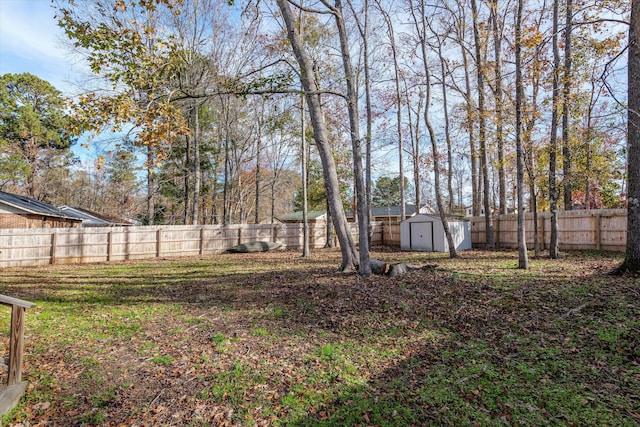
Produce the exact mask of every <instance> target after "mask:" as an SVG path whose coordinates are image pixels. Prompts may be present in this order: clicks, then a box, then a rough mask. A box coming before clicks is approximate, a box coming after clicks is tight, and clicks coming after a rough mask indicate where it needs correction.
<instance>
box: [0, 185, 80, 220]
mask: <svg viewBox="0 0 640 427" xmlns="http://www.w3.org/2000/svg"><path fill="white" fill-rule="evenodd" d="M0 203H3V204H5V205H7V206H11V207H13V208H15V209H18V210H21V211H24V212H27V213H30V214H34V215H44V216H49V217H55V218H64V219H72V220H79V218H77V217H75V216H72V215H69V214H66V213H65V212H63V211H62V210H60V209H58V208H56V207H55V206H52V205H50V204H48V203H44V202H40V201H38V200H35V199H31V198H29V197H26V196H20V195H18V194H13V193H6V192H4V191H0Z"/></svg>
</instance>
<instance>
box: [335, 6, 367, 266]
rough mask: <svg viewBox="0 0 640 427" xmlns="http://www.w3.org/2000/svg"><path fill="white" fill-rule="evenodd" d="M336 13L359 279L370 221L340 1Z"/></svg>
mask: <svg viewBox="0 0 640 427" xmlns="http://www.w3.org/2000/svg"><path fill="white" fill-rule="evenodd" d="M335 5H336V10H335V13H334V17H335V20H336V25H337V27H338V36H339V38H340V51H341V54H342V64H343V67H344V74H345V79H346V84H347V109H348V111H349V128H350V134H351V149H352V151H353V152H352V153H351V154H352V156H353V173H354V175H355V181H356V201H357V207H358V229H359V232H358V242H359V244H360V257H359V258H360V265H359V268H358V273H359V274H360V275H361V276H370V275H371V264H370V263H369V232H368V230H369V224H368V221H369V218H368V215H367V213H368V212H369V208H368V207H367V198H366V194H365V186H364V174H363V170H362V141H361V140H360V125H359V123H358V121H359V113H358V91H357V90H356V77H355V73H354V72H353V66H352V64H351V54H350V51H349V39H348V37H347V28H346V24H345V21H344V14H343V9H342V1H341V0H335Z"/></svg>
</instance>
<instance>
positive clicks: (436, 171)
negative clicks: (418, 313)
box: [411, 0, 458, 258]
mask: <svg viewBox="0 0 640 427" xmlns="http://www.w3.org/2000/svg"><path fill="white" fill-rule="evenodd" d="M419 5H420V8H419V12H420V18H419V20H418V17H417V16H416V14H415V9H414V8H413V7H412V8H411V14H412V15H413V21H414V23H415V25H416V30H417V31H416V32H417V34H418V37H420V49H421V51H422V66H423V69H424V74H425V84H424V87H425V102H424V123H425V125H426V127H427V130H428V131H429V140H430V142H431V150H432V153H433V178H434V179H433V180H434V187H435V196H436V204H437V205H438V212H439V213H440V220H441V221H442V227H443V228H444V234H445V237H446V239H447V244H448V245H449V256H450V257H451V258H456V257H457V256H458V254H457V252H456V245H455V243H454V241H453V236H451V230H450V229H449V222H448V221H447V215H446V213H445V211H444V204H443V203H442V193H441V189H440V154H439V152H438V144H437V142H436V135H435V131H434V130H433V126H432V125H431V119H430V116H429V113H430V104H431V70H430V69H429V61H428V55H427V40H426V37H427V24H426V20H427V17H426V14H425V13H426V10H425V0H420V3H419Z"/></svg>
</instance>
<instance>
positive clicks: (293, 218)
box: [276, 211, 327, 222]
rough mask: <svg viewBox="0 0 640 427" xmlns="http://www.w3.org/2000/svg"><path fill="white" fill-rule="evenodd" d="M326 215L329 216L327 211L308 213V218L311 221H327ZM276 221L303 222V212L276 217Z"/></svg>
mask: <svg viewBox="0 0 640 427" xmlns="http://www.w3.org/2000/svg"><path fill="white" fill-rule="evenodd" d="M326 215H327V213H326V212H325V211H312V212H307V218H308V219H309V220H314V219H325V217H326ZM276 219H277V220H278V221H282V222H287V221H289V222H293V221H302V211H298V212H293V213H288V214H283V215H276Z"/></svg>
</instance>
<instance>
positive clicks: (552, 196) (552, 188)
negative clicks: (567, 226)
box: [549, 0, 560, 259]
mask: <svg viewBox="0 0 640 427" xmlns="http://www.w3.org/2000/svg"><path fill="white" fill-rule="evenodd" d="M558 1H559V0H553V24H552V30H551V31H552V32H553V37H552V41H551V44H552V49H553V100H552V105H551V136H550V138H549V209H550V210H551V238H550V239H551V241H550V243H549V257H551V258H552V259H557V258H558V189H557V181H556V156H557V153H558V103H559V101H560V99H559V98H560V86H559V74H560V52H559V50H558Z"/></svg>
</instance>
